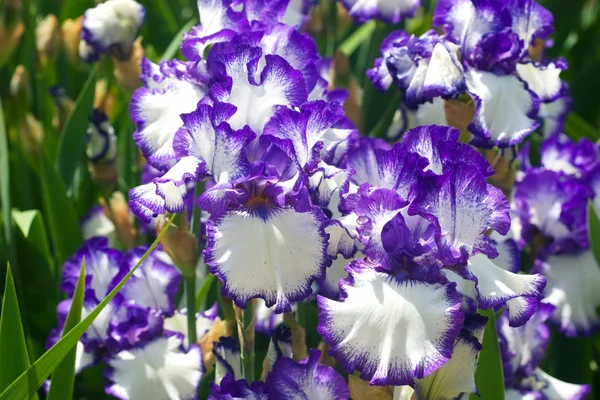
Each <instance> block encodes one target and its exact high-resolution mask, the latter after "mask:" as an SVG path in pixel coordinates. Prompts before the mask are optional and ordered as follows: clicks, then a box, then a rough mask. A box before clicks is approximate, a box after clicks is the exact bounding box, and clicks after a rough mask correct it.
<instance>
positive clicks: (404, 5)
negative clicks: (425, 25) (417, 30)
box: [342, 0, 420, 24]
mask: <svg viewBox="0 0 600 400" xmlns="http://www.w3.org/2000/svg"><path fill="white" fill-rule="evenodd" d="M419 3H420V1H419V0H367V1H358V0H343V1H342V4H343V5H344V6H345V7H346V9H347V10H348V12H349V13H350V15H351V16H352V17H353V18H354V20H356V21H357V22H366V21H368V20H370V19H374V18H377V19H380V20H382V21H384V22H388V23H390V24H396V23H398V22H400V20H401V19H402V18H406V17H412V16H413V15H414V13H415V11H416V10H417V7H419Z"/></svg>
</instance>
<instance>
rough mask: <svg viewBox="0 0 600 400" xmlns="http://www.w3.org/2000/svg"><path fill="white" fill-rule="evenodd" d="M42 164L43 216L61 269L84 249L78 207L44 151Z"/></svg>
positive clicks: (41, 158)
mask: <svg viewBox="0 0 600 400" xmlns="http://www.w3.org/2000/svg"><path fill="white" fill-rule="evenodd" d="M86 126H87V123H86ZM77 158H78V157H77ZM40 162H41V169H40V178H41V181H42V204H43V209H44V216H45V218H46V222H47V224H48V229H49V232H50V238H51V240H52V244H53V245H54V252H55V256H56V266H57V267H58V268H62V265H63V264H64V262H65V261H66V260H67V259H68V258H69V257H70V256H71V255H72V254H73V253H75V251H77V249H78V248H79V247H81V243H82V241H83V240H82V238H81V232H80V230H79V221H78V219H77V214H76V213H75V206H74V204H73V202H72V201H71V200H70V199H69V197H68V196H67V189H66V187H65V184H64V183H63V180H62V179H61V178H60V176H59V175H58V173H57V172H56V170H55V169H54V168H52V165H51V164H50V162H49V161H48V158H47V157H46V155H45V154H44V152H43V151H42V152H40Z"/></svg>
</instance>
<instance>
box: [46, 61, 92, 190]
mask: <svg viewBox="0 0 600 400" xmlns="http://www.w3.org/2000/svg"><path fill="white" fill-rule="evenodd" d="M97 70H98V66H97V65H96V66H95V67H94V68H93V69H92V71H91V72H90V75H89V76H88V79H87V81H86V82H85V85H83V89H82V90H81V93H79V96H78V97H77V101H76V102H75V108H73V111H72V112H71V115H69V117H68V118H67V121H66V122H65V126H64V128H63V130H62V133H61V135H60V140H59V142H58V156H57V158H56V168H57V169H58V171H59V174H60V176H61V178H62V180H63V182H64V183H65V186H66V188H67V189H70V188H71V187H72V186H73V178H74V177H75V170H76V169H77V167H78V166H79V164H80V161H81V157H82V156H83V153H84V151H85V134H86V132H87V126H88V118H89V116H90V115H91V113H92V109H93V107H94V95H95V90H96V73H97Z"/></svg>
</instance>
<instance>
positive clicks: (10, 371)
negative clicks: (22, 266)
mask: <svg viewBox="0 0 600 400" xmlns="http://www.w3.org/2000/svg"><path fill="white" fill-rule="evenodd" d="M0 354H2V356H1V357H0V390H4V389H6V388H7V387H8V386H9V385H10V383H11V382H12V381H13V380H14V379H15V378H17V377H18V376H19V375H21V374H22V373H23V372H24V371H26V370H27V369H28V368H30V367H29V356H28V352H27V344H26V341H25V332H24V331H23V324H22V323H21V312H20V311H19V301H18V300H17V291H16V290H15V283H14V281H13V277H12V272H11V270H10V265H8V267H7V269H6V284H5V289H4V298H3V299H2V314H0ZM31 397H34V398H37V395H36V394H35V391H33V392H30V393H28V394H27V396H22V397H13V398H19V399H28V398H31Z"/></svg>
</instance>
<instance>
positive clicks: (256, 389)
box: [208, 375, 269, 400]
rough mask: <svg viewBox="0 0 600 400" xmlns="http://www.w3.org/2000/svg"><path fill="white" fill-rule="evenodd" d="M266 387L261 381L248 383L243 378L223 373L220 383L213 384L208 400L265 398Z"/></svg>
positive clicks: (266, 395)
mask: <svg viewBox="0 0 600 400" xmlns="http://www.w3.org/2000/svg"><path fill="white" fill-rule="evenodd" d="M268 398H269V397H268V394H267V387H266V385H265V384H264V383H263V382H260V381H258V382H252V384H251V385H249V384H248V382H246V381H245V380H243V379H240V380H238V381H236V380H234V379H233V377H232V376H231V375H225V376H224V377H223V379H222V380H221V383H220V385H217V384H213V385H212V387H211V390H210V393H209V394H208V400H267V399H268Z"/></svg>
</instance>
